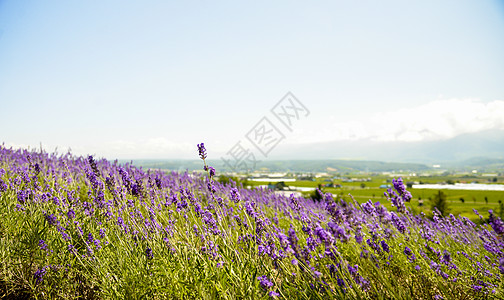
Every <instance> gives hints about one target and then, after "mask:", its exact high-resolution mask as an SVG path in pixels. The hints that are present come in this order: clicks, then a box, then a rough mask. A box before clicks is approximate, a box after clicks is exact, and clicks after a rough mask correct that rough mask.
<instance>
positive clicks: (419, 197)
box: [247, 176, 504, 222]
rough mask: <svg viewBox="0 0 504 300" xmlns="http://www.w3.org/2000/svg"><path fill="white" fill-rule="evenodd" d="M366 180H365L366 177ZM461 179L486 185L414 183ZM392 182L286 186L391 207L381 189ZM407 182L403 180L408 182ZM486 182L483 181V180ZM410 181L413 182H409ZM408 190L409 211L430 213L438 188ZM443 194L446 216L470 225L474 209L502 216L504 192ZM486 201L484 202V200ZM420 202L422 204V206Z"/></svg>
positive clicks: (305, 182) (303, 182)
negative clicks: (471, 183) (446, 209)
mask: <svg viewBox="0 0 504 300" xmlns="http://www.w3.org/2000/svg"><path fill="white" fill-rule="evenodd" d="M366 178H367V177H366ZM461 179H464V181H478V182H482V183H483V182H485V181H484V180H483V179H482V178H478V177H469V178H467V177H464V178H460V177H454V176H436V177H419V178H416V179H415V181H420V182H422V183H438V182H447V181H452V182H457V181H461ZM387 180H388V181H390V180H391V178H390V177H388V176H373V177H371V178H370V181H353V182H348V181H343V180H331V181H329V179H328V178H317V179H316V180H314V181H310V180H298V181H295V182H285V185H286V186H288V187H289V186H291V187H313V188H317V187H319V185H320V186H321V188H322V190H323V191H324V192H328V193H332V194H334V195H338V198H342V199H345V200H349V199H350V197H349V194H350V195H352V197H353V198H354V199H355V200H356V201H357V202H359V203H364V202H367V201H368V200H371V201H372V202H376V201H379V202H380V203H381V204H383V205H384V206H385V207H387V208H389V209H390V208H392V206H391V204H390V202H389V201H388V200H387V198H386V197H385V196H384V193H385V192H386V190H387V189H386V188H380V186H381V185H387V184H391V183H390V182H387ZM410 180H411V178H410V179H405V182H406V181H410ZM485 180H486V179H485ZM411 181H413V180H411ZM328 183H333V184H335V185H336V184H339V185H341V187H337V188H335V187H325V185H327V184H328ZM496 183H502V178H499V180H498V181H496ZM247 184H249V185H252V186H259V185H267V184H268V182H265V181H264V182H258V181H255V182H250V181H248V182H247ZM408 190H409V191H410V192H411V194H412V195H413V199H412V201H411V202H410V203H408V204H407V206H408V207H409V208H410V209H411V210H412V212H416V213H420V212H424V213H425V214H427V215H429V214H431V201H430V199H432V198H433V197H434V195H435V194H437V193H438V189H415V188H408ZM442 192H443V193H444V194H445V195H446V199H447V202H448V209H449V210H448V213H451V214H453V215H455V216H457V215H461V216H464V217H467V218H469V219H471V220H472V221H473V222H478V220H479V217H478V216H477V215H476V214H474V212H473V209H476V210H478V211H479V212H481V213H482V214H483V215H487V212H488V210H490V209H492V210H494V211H495V212H496V214H497V215H501V208H500V204H499V201H501V202H502V203H504V192H502V191H480V190H449V189H443V190H442ZM303 194H304V195H305V196H310V192H303ZM485 198H486V200H485ZM422 202H423V203H422ZM420 203H422V205H420ZM502 213H504V212H502Z"/></svg>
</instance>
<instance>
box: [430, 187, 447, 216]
mask: <svg viewBox="0 0 504 300" xmlns="http://www.w3.org/2000/svg"><path fill="white" fill-rule="evenodd" d="M434 208H437V209H438V210H439V212H440V213H441V215H443V216H444V215H446V214H447V213H448V211H449V210H450V209H449V208H448V201H447V199H446V194H445V193H443V192H442V191H441V190H438V192H437V194H435V195H434V198H433V199H432V200H431V209H432V211H434Z"/></svg>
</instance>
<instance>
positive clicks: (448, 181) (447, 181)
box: [446, 179, 455, 184]
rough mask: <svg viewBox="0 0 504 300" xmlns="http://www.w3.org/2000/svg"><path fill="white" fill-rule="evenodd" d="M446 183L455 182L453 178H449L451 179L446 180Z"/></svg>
mask: <svg viewBox="0 0 504 300" xmlns="http://www.w3.org/2000/svg"><path fill="white" fill-rule="evenodd" d="M446 183H447V184H455V182H454V181H453V180H451V179H448V180H446Z"/></svg>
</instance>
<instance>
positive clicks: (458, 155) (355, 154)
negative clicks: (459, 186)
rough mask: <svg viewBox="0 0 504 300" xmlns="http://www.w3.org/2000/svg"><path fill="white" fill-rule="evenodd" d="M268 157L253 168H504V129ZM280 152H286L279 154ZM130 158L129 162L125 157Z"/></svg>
mask: <svg viewBox="0 0 504 300" xmlns="http://www.w3.org/2000/svg"><path fill="white" fill-rule="evenodd" d="M273 153H277V154H276V156H274V155H271V156H269V157H267V158H264V157H258V160H260V162H259V163H258V164H257V166H256V168H255V170H265V171H266V170H267V171H270V172H325V171H328V170H330V171H335V172H342V173H343V172H353V171H367V172H393V171H412V172H420V171H424V170H429V169H432V165H433V164H440V165H441V168H442V169H447V170H472V169H477V170H479V171H483V170H486V171H492V172H498V173H502V172H504V131H502V130H489V131H483V132H478V133H468V134H463V135H459V136H457V137H454V138H452V139H447V140H441V141H429V142H373V141H364V140H361V141H335V142H328V143H318V144H310V145H303V144H295V145H292V144H291V145H285V144H282V143H281V144H279V145H278V146H277V148H276V149H274V151H272V154H273ZM280 154H282V155H281V156H280ZM123 162H129V161H123ZM133 163H134V164H135V165H138V166H143V167H144V168H157V169H167V170H175V171H184V170H190V171H193V170H202V168H203V162H202V161H201V160H153V159H146V160H134V161H133ZM208 164H209V165H211V166H214V167H215V168H216V169H218V170H219V171H231V169H230V168H228V167H227V166H226V165H225V164H224V163H223V161H222V160H219V159H216V160H209V161H208Z"/></svg>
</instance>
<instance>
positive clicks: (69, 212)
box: [67, 209, 75, 219]
mask: <svg viewBox="0 0 504 300" xmlns="http://www.w3.org/2000/svg"><path fill="white" fill-rule="evenodd" d="M67 217H68V218H69V219H73V218H75V211H73V209H69V210H68V212H67Z"/></svg>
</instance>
